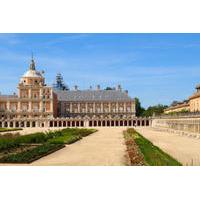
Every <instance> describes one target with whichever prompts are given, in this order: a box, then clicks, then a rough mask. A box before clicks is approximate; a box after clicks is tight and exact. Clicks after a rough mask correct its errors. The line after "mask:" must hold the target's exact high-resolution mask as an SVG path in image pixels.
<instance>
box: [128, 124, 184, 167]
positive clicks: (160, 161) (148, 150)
mask: <svg viewBox="0 0 200 200" xmlns="http://www.w3.org/2000/svg"><path fill="white" fill-rule="evenodd" d="M124 138H125V143H126V146H127V155H128V158H129V161H130V165H144V166H145V165H147V166H180V165H182V164H181V163H179V162H178V161H177V160H176V159H174V158H173V157H171V156H170V155H168V154H167V153H165V152H164V151H162V150H161V149H160V148H158V147H157V146H155V145H153V144H152V143H151V142H150V141H149V140H147V139H146V138H144V137H143V136H142V135H141V134H139V133H138V132H137V131H136V130H135V129H134V128H129V129H127V130H126V131H124Z"/></svg>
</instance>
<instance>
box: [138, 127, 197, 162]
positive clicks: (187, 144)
mask: <svg viewBox="0 0 200 200" xmlns="http://www.w3.org/2000/svg"><path fill="white" fill-rule="evenodd" d="M136 129H137V131H138V132H139V133H140V134H141V135H143V136H144V137H146V138H147V139H149V140H150V141H151V142H152V143H153V144H154V145H156V146H158V147H160V148H161V149H162V150H163V151H165V152H167V153H168V154H170V155H171V156H173V157H174V158H176V159H177V160H178V161H180V162H181V163H182V164H184V165H200V139H195V138H190V137H187V136H180V135H178V134H175V133H168V132H166V131H162V132H161V131H159V130H157V129H155V128H151V127H138V128H136Z"/></svg>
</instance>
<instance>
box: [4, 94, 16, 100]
mask: <svg viewBox="0 0 200 200" xmlns="http://www.w3.org/2000/svg"><path fill="white" fill-rule="evenodd" d="M0 98H2V99H14V98H18V96H17V95H0Z"/></svg>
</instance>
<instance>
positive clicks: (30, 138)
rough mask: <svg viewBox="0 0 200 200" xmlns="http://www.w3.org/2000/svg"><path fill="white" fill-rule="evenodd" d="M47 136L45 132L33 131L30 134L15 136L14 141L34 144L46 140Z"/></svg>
mask: <svg viewBox="0 0 200 200" xmlns="http://www.w3.org/2000/svg"><path fill="white" fill-rule="evenodd" d="M47 139H48V138H47V136H46V134H45V133H34V134H30V135H23V136H20V137H17V138H16V141H17V142H18V143H20V144H23V143H24V144H35V143H44V142H46V141H47Z"/></svg>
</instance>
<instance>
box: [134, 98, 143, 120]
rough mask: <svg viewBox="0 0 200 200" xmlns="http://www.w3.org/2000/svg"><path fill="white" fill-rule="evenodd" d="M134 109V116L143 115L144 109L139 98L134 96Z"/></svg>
mask: <svg viewBox="0 0 200 200" xmlns="http://www.w3.org/2000/svg"><path fill="white" fill-rule="evenodd" d="M135 111H136V116H137V117H140V116H142V115H143V113H144V111H145V109H144V108H143V107H142V106H141V103H140V100H139V98H137V97H136V98H135Z"/></svg>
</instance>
